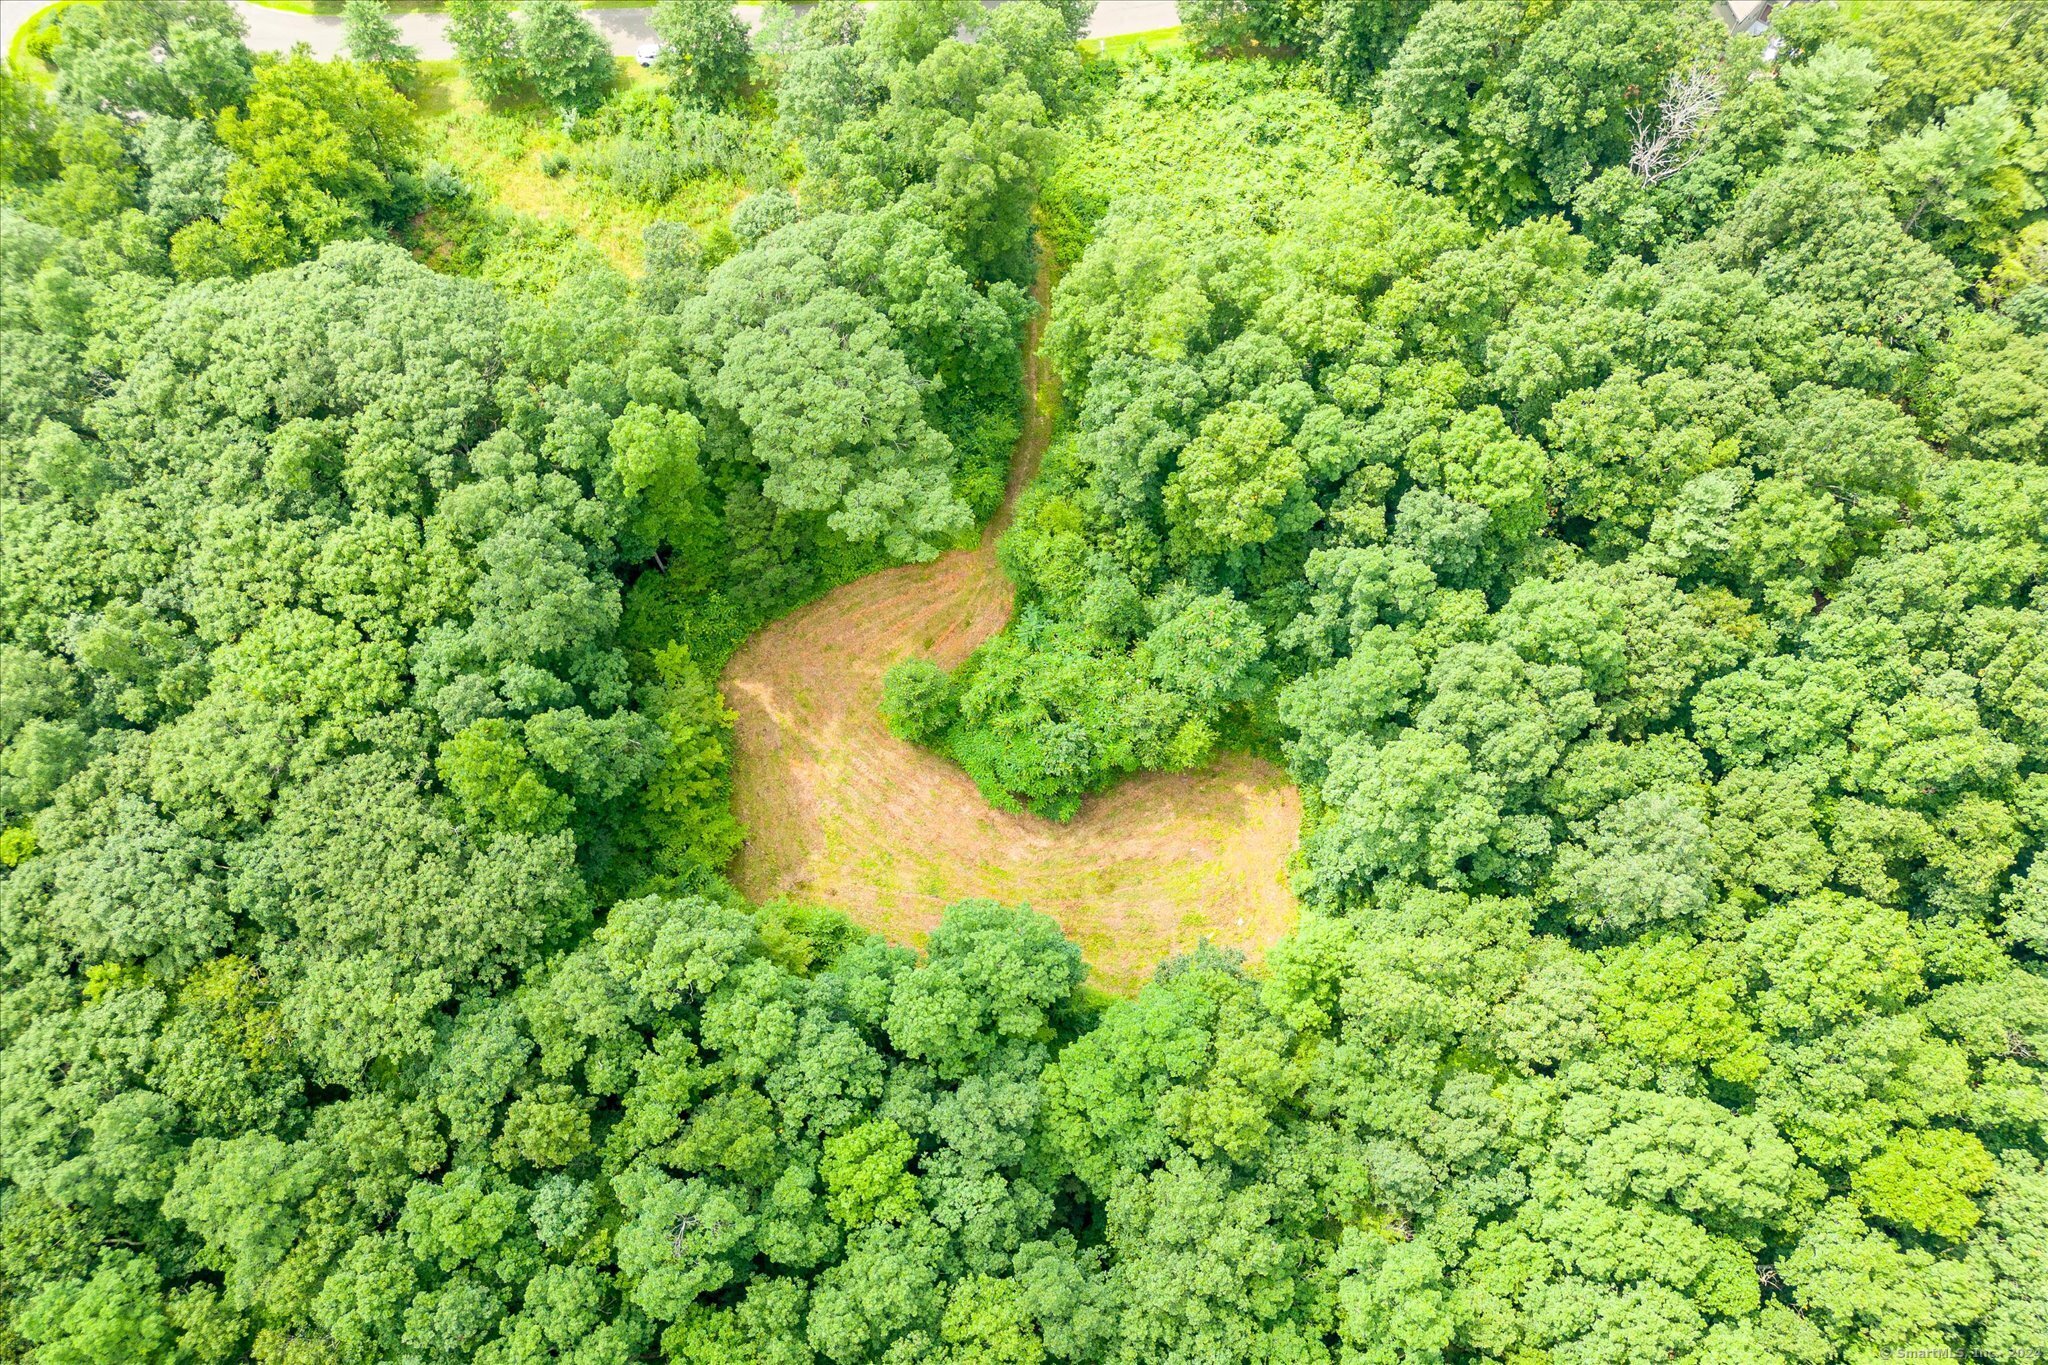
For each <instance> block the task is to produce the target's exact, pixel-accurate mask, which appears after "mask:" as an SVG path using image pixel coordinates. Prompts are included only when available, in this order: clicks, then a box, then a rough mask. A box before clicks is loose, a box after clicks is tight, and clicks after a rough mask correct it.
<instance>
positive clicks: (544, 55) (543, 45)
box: [448, 0, 612, 118]
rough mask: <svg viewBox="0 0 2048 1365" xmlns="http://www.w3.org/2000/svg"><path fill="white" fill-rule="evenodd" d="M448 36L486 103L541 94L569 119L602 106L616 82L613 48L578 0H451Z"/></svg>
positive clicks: (469, 77) (472, 85)
mask: <svg viewBox="0 0 2048 1365" xmlns="http://www.w3.org/2000/svg"><path fill="white" fill-rule="evenodd" d="M448 41H449V42H450V43H451V44H453V46H454V48H455V55H456V58H457V60H459V61H460V62H461V63H462V74H463V76H464V77H465V78H467V79H468V81H469V84H470V88H471V89H473V90H475V91H476V93H477V94H478V96H479V97H481V98H482V99H484V100H485V101H487V102H488V101H494V100H509V99H517V98H521V97H532V98H538V99H540V100H542V101H543V102H545V103H547V104H549V105H552V106H553V107H554V108H556V109H558V110H560V111H561V112H562V114H563V115H564V117H565V118H569V117H573V116H574V115H576V114H579V113H584V112H587V111H589V110H591V109H594V108H596V107H597V105H598V103H599V102H600V101H601V100H603V98H604V96H605V92H606V91H608V90H609V89H611V85H612V56H611V48H610V47H609V46H607V45H606V43H605V40H604V35H602V34H600V33H599V32H598V31H597V30H596V29H594V28H592V27H591V26H590V21H589V20H587V19H585V18H584V17H583V16H582V15H581V14H579V13H577V10H576V5H575V3H574V0H526V3H524V4H522V5H521V6H520V7H519V9H518V11H517V13H516V14H515V13H514V11H512V10H511V9H509V8H507V7H506V6H504V5H500V4H498V3H496V0H449V5H448Z"/></svg>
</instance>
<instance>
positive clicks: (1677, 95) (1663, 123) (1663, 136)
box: [1628, 66, 1721, 186]
mask: <svg viewBox="0 0 2048 1365" xmlns="http://www.w3.org/2000/svg"><path fill="white" fill-rule="evenodd" d="M1720 108H1721V77H1720V75H1719V74H1718V73H1716V72H1715V71H1714V69H1713V68H1712V67H1708V66H1694V67H1691V68H1690V69H1688V70H1686V71H1683V72H1673V73H1672V75H1671V84H1670V85H1669V86H1668V87H1667V88H1666V89H1665V91H1664V98H1663V99H1661V100H1659V101H1658V102H1657V116H1656V119H1655V121H1654V122H1653V121H1652V120H1651V118H1650V114H1649V111H1648V110H1647V109H1634V110H1631V111H1630V112H1629V122H1630V123H1632V124H1634V125H1635V130H1636V135H1635V138H1634V140H1633V142H1632V143H1631V145H1630V148H1629V157H1628V168H1629V169H1630V170H1632V171H1634V172H1635V173H1636V179H1638V180H1640V181H1642V182H1643V184H1644V185H1645V186H1650V185H1657V184H1662V183H1663V182H1664V181H1666V180H1669V179H1670V178H1671V177H1672V176H1674V175H1677V174H1678V173H1679V172H1680V171H1682V170H1684V169H1685V168H1686V167H1687V166H1689V165H1691V164H1692V161H1693V158H1695V157H1697V156H1698V155H1699V154H1700V143H1699V138H1700V134H1701V133H1702V132H1704V131H1705V130H1706V126H1707V124H1708V122H1709V121H1710V120H1712V118H1713V117H1714V115H1715V113H1716V112H1717V111H1718V110H1719V109H1720Z"/></svg>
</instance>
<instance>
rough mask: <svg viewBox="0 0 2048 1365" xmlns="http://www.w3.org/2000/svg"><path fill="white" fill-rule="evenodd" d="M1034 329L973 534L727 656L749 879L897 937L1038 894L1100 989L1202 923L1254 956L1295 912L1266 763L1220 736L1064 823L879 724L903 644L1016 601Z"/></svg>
mask: <svg viewBox="0 0 2048 1365" xmlns="http://www.w3.org/2000/svg"><path fill="white" fill-rule="evenodd" d="M1039 301H1040V303H1041V305H1043V304H1044V303H1045V302H1046V301H1047V287H1046V281H1045V280H1044V279H1041V280H1040V281H1039ZM1040 316H1041V317H1043V316H1044V314H1043V311H1042V309H1041V313H1040ZM1029 343H1030V354H1031V360H1030V362H1029V365H1028V368H1027V372H1026V380H1027V384H1028V386H1029V388H1030V390H1031V392H1032V394H1033V395H1034V397H1033V401H1032V402H1031V403H1030V406H1029V408H1028V411H1027V420H1026V425H1025V431H1024V434H1023V437H1022V439H1020V440H1019V441H1018V443H1017V450H1016V453H1015V455H1014V456H1013V457H1012V460H1011V466H1010V486H1009V490H1008V493H1007V495H1006V497H1005V499H1004V503H1003V509H1002V511H1000V512H998V513H997V514H996V516H995V517H994V518H993V519H992V520H991V521H990V523H989V525H988V527H987V528H986V529H985V530H984V531H983V533H982V537H981V543H980V544H979V545H978V546H976V547H975V548H974V549H971V550H955V551H952V552H951V553H949V554H945V555H941V556H940V557H939V558H938V559H936V560H934V561H932V562H931V563H929V564H907V565H903V566H901V567H898V568H893V569H886V570H883V571H882V572H880V573H875V574H870V575H868V576H867V577H865V578H862V579H859V580H857V581H855V582H853V583H849V584H847V585H846V586H845V587H843V588H840V589H838V590H837V591H835V592H832V593H829V594H827V595H826V596H824V597H822V598H820V599H818V600H817V601H815V602H813V603H811V604H809V605H808V606H805V607H802V608H800V609H798V610H796V611H793V612H791V613H790V614H789V615H787V616H784V617H781V618H780V619H778V620H776V621H773V622H771V623H770V624H769V625H767V626H766V627H764V628H763V629H762V630H760V631H759V632H757V633H756V634H755V635H754V636H752V637H751V638H750V639H749V640H748V641H747V642H746V644H745V645H743V646H742V647H741V648H740V650H739V652H738V653H737V654H735V655H734V656H733V659H732V662H731V663H730V664H728V665H727V666H726V669H725V672H724V674H723V676H722V678H721V680H720V682H721V685H722V687H723V689H724V692H725V697H726V701H727V704H728V705H730V706H731V707H732V709H733V711H734V712H735V714H736V715H737V717H738V721H737V724H736V726H735V747H736V752H735V757H734V795H733V806H734V811H735V813H736V814H737V815H738V817H739V820H740V822H741V823H742V824H743V825H744V826H746V828H747V830H748V836H749V837H748V840H747V843H746V845H745V846H744V847H743V848H742V849H741V850H740V853H739V856H738V857H737V858H736V859H735V860H734V862H733V866H732V869H731V876H732V879H733V881H734V883H735V884H736V885H738V887H739V888H740V889H741V890H742V891H744V892H745V893H746V894H747V895H749V896H751V897H753V898H754V899H756V900H769V899H774V898H776V897H786V898H789V899H792V900H798V901H803V902H807V903H810V904H816V905H829V906H832V907H834V908H836V909H838V910H841V911H844V912H845V913H846V914H848V915H849V916H851V917H852V918H853V919H854V921H855V922H857V923H859V924H860V925H862V926H863V927H865V928H868V929H872V930H875V931H877V932H880V933H882V934H884V935H886V936H888V937H890V938H892V939H896V940H898V941H900V942H912V943H916V942H921V941H922V939H923V937H924V935H925V934H926V933H927V932H929V931H930V930H931V929H932V928H933V927H935V926H936V925H937V924H938V922H939V916H940V912H941V911H943V910H944V909H945V907H947V906H949V905H951V904H953V903H954V902H955V901H960V900H965V899H968V898H970V897H985V898H988V899H991V900H998V901H1004V902H1008V903H1012V904H1018V903H1021V904H1026V905H1030V906H1031V907H1033V908H1034V909H1037V910H1041V911H1043V912H1045V913H1046V914H1049V915H1051V916H1052V917H1053V918H1054V919H1056V920H1058V921H1059V923H1060V926H1061V927H1062V928H1063V929H1065V930H1066V932H1067V933H1068V935H1070V936H1071V937H1072V938H1073V939H1074V940H1075V941H1076V942H1078V943H1079V944H1080V945H1081V948H1082V950H1083V952H1084V953H1085V954H1086V955H1087V960H1088V963H1089V966H1090V967H1091V969H1092V972H1091V976H1090V984H1091V985H1093V986H1095V987H1096V988H1098V989H1101V990H1105V991H1113V992H1128V991H1131V990H1135V989H1136V988H1137V987H1138V986H1139V985H1140V984H1142V983H1143V982H1144V981H1145V979H1146V978H1148V977H1149V976H1150V975H1151V973H1152V969H1153V968H1154V967H1155V966H1156V965H1158V963H1159V962H1160V961H1161V960H1163V959H1165V958H1167V957H1169V956H1171V955H1173V954H1174V953H1177V952H1181V951H1184V950H1186V949H1188V948H1192V947H1193V946H1194V945H1195V944H1196V942H1197V941H1199V940H1201V939H1203V938H1207V939H1210V940H1211V941H1213V942H1215V943H1218V944H1221V945H1224V946H1226V947H1231V948H1236V949H1239V950H1241V951H1243V952H1244V953H1245V954H1246V956H1247V957H1248V958H1250V959H1252V960H1254V961H1256V960H1257V959H1258V958H1259V956H1260V955H1261V953H1262V952H1263V951H1264V949H1265V948H1266V946H1267V945H1268V944H1270V943H1272V942H1273V941H1274V940H1275V939H1277V938H1279V937H1280V936H1281V935H1282V934H1284V933H1286V932H1287V931H1288V930H1289V929H1291V928H1292V927H1293V926H1294V921H1295V913H1296V910H1295V903H1294V898H1293V896H1292V894H1291V893H1290V892H1289V891H1288V889H1287V879H1286V865H1287V861H1288V858H1289V856H1290V854H1291V853H1292V852H1293V849H1294V845H1295V839H1296V836H1297V834H1298V832H1299V830H1300V828H1301V799H1300V795H1299V794H1298V793H1297V792H1296V791H1295V789H1294V787H1293V786H1292V785H1290V784H1289V783H1288V781H1287V778H1286V776H1285V774H1283V773H1282V772H1281V771H1280V770H1279V769H1278V768H1276V767H1274V766H1273V765H1272V764H1270V763H1267V762H1264V761H1262V760H1259V759H1256V758H1253V757H1250V756H1248V755H1244V754H1224V755H1221V756H1219V757H1218V758H1217V759H1216V760H1215V761H1214V762H1212V763H1211V764H1210V765H1209V766H1208V767H1206V768H1203V769H1201V770H1200V771H1196V772H1187V773H1147V774H1142V775H1140V776H1137V777H1133V778H1130V779H1128V780H1126V781H1124V782H1121V783H1119V784H1118V785H1117V786H1115V787H1114V788H1112V789H1111V790H1109V791H1108V792H1105V793H1103V794H1102V795H1100V796H1096V797H1092V798H1090V799H1089V800H1088V801H1087V802H1086V803H1084V804H1083V806H1082V807H1081V811H1080V813H1079V814H1078V815H1077V816H1075V817H1074V819H1072V820H1071V821H1068V822H1067V823H1065V824H1060V823H1058V822H1056V821H1052V820H1046V819H1041V818H1039V817H1037V816H1031V815H1011V814H1009V813H1007V812H1004V811H1000V810H997V809H995V808H994V807H992V806H990V805H989V804H988V802H987V801H985V800H983V799H982V796H981V794H980V793H979V792H978V791H976V790H975V787H974V784H973V783H972V782H971V781H969V780H968V778H967V775H966V774H965V773H963V772H962V771H961V770H960V769H959V768H958V767H957V766H956V765H954V764H953V763H952V762H950V761H948V760H947V759H944V758H941V757H940V756H938V755H937V754H935V753H932V752H930V751H929V750H926V749H921V748H919V747H917V746H916V745H912V744H906V743H904V742H903V741H902V740H899V739H897V738H895V737H894V736H893V735H891V734H890V733H889V732H888V730H887V729H886V728H885V727H884V726H883V724H882V719H881V714H880V711H879V708H878V703H879V701H880V699H881V693H882V674H883V673H884V672H885V671H887V669H888V668H889V666H890V665H891V664H893V663H895V662H896V661H897V660H899V659H903V658H906V657H909V656H911V655H923V656H926V657H929V658H933V659H936V660H937V661H938V662H939V663H941V664H943V665H945V666H946V667H948V668H951V667H954V666H956V665H957V664H959V663H960V661H961V660H963V659H965V658H966V657H967V656H968V654H970V653H971V652H972V651H973V649H974V647H975V646H976V645H978V644H980V643H981V642H982V641H983V640H986V639H988V638H989V637H990V636H992V635H994V634H995V633H996V632H997V631H999V630H1001V629H1002V628H1003V626H1004V624H1005V623H1006V622H1007V621H1008V620H1009V619H1010V610H1011V604H1012V599H1013V590H1012V588H1011V585H1010V582H1009V580H1008V579H1006V578H1004V577H1003V575H1002V572H1001V571H1000V570H999V569H998V568H997V567H996V558H995V542H996V537H997V536H999V535H1000V534H1001V533H1002V530H1003V528H1004V526H1006V525H1007V524H1008V521H1009V512H1010V507H1011V506H1012V504H1014V503H1015V501H1016V498H1017V494H1018V493H1019V492H1020V491H1021V490H1022V489H1023V487H1024V485H1025V484H1026V483H1028V482H1029V481H1030V479H1031V477H1032V475H1033V474H1034V473H1036V472H1037V468H1038V460H1039V457H1040V455H1041V454H1043V452H1044V450H1045V445H1046V440H1047V438H1048V437H1049V436H1050V434H1051V425H1052V423H1051V418H1050V416H1049V413H1050V411H1051V410H1052V407H1053V403H1052V401H1051V394H1050V388H1051V384H1052V382H1053V380H1052V376H1050V375H1049V374H1042V373H1041V363H1040V362H1039V360H1038V359H1037V355H1036V343H1037V327H1036V325H1035V324H1034V326H1033V328H1032V332H1031V335H1030V337H1029ZM1041 390H1044V392H1041Z"/></svg>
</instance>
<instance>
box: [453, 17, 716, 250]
mask: <svg viewBox="0 0 2048 1365" xmlns="http://www.w3.org/2000/svg"><path fill="white" fill-rule="evenodd" d="M618 66H619V85H620V88H621V89H626V88H630V87H632V86H635V85H641V84H645V83H648V82H651V81H654V80H656V79H658V78H657V77H656V76H655V75H654V73H653V72H651V71H648V70H646V69H644V68H642V67H641V66H640V65H639V64H638V63H637V62H635V61H634V60H633V59H632V58H630V57H621V58H619V59H618ZM421 76H422V81H421V85H420V89H419V92H418V94H417V95H416V96H415V102H416V103H417V105H418V106H419V110H420V115H421V122H422V125H423V128H424V131H425V133H426V156H427V158H428V159H429V160H438V161H441V162H444V163H445V164H447V165H448V166H450V167H452V168H453V169H454V170H455V171H456V172H457V173H458V174H460V175H461V177H462V178H463V180H464V182H466V183H467V184H469V185H470V186H471V187H473V188H474V189H475V190H476V191H477V192H478V193H479V195H481V196H482V197H484V198H486V199H488V200H489V201H490V202H492V203H494V204H497V205H498V206H500V207H502V208H506V209H510V210H512V211H513V212H515V213H521V214H525V215H528V216H530V217H532V218H535V219H538V220H540V221H543V222H551V223H563V224H566V225H567V226H568V227H570V228H571V229H572V230H573V231H574V232H575V233H576V234H577V236H579V237H581V238H583V239H584V240H585V241H588V242H590V243H591V244H593V245H594V246H596V247H597V248H598V249H599V250H600V251H602V252H603V253H604V254H605V256H606V257H608V258H609V259H610V260H611V261H612V262H613V263H614V264H615V265H617V266H618V267H619V268H620V269H622V270H625V271H627V272H628V273H630V274H637V273H638V272H639V270H640V263H641V262H640V234H641V233H642V232H643V231H644V230H645V229H646V227H647V225H648V224H649V223H652V222H654V221H655V220H657V219H663V218H666V219H671V220H675V221H680V222H684V223H688V224H689V225H690V226H691V227H693V228H695V229H697V230H699V231H702V230H703V229H705V228H707V227H709V226H710V225H711V224H713V223H715V222H720V221H722V220H723V219H724V218H725V216H726V215H727V214H728V213H730V212H731V211H732V207H733V205H734V204H736V203H738V202H739V200H740V199H742V198H743V197H745V194H746V187H745V186H744V185H743V184H741V183H740V182H739V181H738V180H735V179H732V178H729V177H725V176H709V177H705V178H703V179H700V180H697V181H694V182H692V183H691V184H689V185H688V186H686V187H685V188H684V189H683V190H681V191H680V192H679V193H677V194H676V195H675V196H673V197H672V198H670V199H669V200H668V201H667V202H666V203H662V204H644V203H639V202H636V201H633V200H630V199H627V198H625V197H623V196H621V195H619V194H617V193H615V192H614V191H613V190H612V189H611V188H610V186H608V185H607V184H606V183H605V182H604V181H603V180H602V179H600V178H597V177H594V176H590V175H586V174H584V173H583V172H582V171H580V170H578V169H577V168H576V154H577V152H578V150H579V145H578V144H577V143H575V142H573V141H572V140H571V139H570V137H569V135H568V134H567V133H565V132H564V131H563V130H562V123H561V119H560V118H559V117H558V116H557V115H556V114H555V112H554V111H553V110H551V109H548V108H546V107H544V106H541V105H537V104H526V105H518V106H514V107H511V108H501V109H493V108H490V107H488V106H487V105H485V104H484V103H483V102H482V101H481V100H479V99H477V98H476V97H475V96H474V95H472V94H471V93H470V90H469V85H468V83H467V82H466V81H464V80H463V79H462V77H461V75H460V73H459V72H458V71H457V69H456V64H455V63H454V62H452V61H442V62H423V63H421ZM563 161H566V162H567V163H568V164H567V168H566V169H559V168H558V169H557V171H556V173H555V174H553V175H550V174H549V173H548V166H549V164H550V163H551V162H553V163H555V164H556V165H557V166H558V167H559V166H560V163H561V162H563Z"/></svg>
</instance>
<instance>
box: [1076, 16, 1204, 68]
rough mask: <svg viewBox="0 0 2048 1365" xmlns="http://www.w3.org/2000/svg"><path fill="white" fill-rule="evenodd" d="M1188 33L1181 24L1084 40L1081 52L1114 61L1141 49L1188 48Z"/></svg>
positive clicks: (1161, 50) (1162, 50)
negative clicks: (1112, 36)
mask: <svg viewBox="0 0 2048 1365" xmlns="http://www.w3.org/2000/svg"><path fill="white" fill-rule="evenodd" d="M1187 45H1188V40H1187V33H1186V31H1185V30H1184V29H1182V28H1181V26H1180V25H1179V24H1175V25H1174V26H1173V27H1171V28H1148V29H1146V30H1145V31H1144V32H1143V33H1121V34H1118V35H1117V36H1116V37H1114V38H1083V39H1082V40H1081V50H1082V51H1083V52H1089V53H1093V54H1094V55H1096V56H1098V57H1108V58H1110V59H1111V60H1112V61H1115V60H1120V59H1122V58H1124V57H1128V56H1130V55H1131V54H1132V53H1133V52H1136V51H1137V50H1138V49H1139V48H1141V47H1142V48H1149V49H1151V50H1152V51H1154V52H1164V51H1166V50H1167V49H1169V48H1176V47H1186V46H1187Z"/></svg>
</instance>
